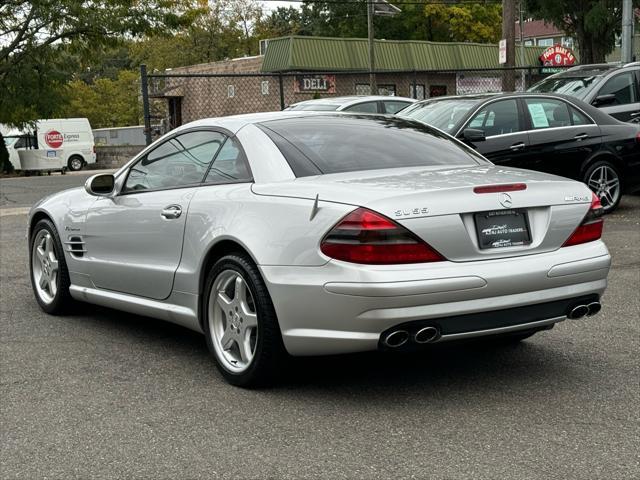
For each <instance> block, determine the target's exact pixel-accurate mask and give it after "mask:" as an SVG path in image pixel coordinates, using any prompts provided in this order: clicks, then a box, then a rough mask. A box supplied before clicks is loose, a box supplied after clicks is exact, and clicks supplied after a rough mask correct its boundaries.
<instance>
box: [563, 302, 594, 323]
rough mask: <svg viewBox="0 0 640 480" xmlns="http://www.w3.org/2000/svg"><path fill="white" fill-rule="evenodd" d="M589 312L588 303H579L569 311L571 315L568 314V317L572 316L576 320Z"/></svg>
mask: <svg viewBox="0 0 640 480" xmlns="http://www.w3.org/2000/svg"><path fill="white" fill-rule="evenodd" d="M588 313H589V307H587V306H586V305H577V306H575V307H573V309H572V310H571V311H570V312H569V315H567V317H569V318H571V319H572V320H576V319H578V318H582V317H584V316H585V315H587V314H588Z"/></svg>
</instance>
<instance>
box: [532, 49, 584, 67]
mask: <svg viewBox="0 0 640 480" xmlns="http://www.w3.org/2000/svg"><path fill="white" fill-rule="evenodd" d="M539 58H540V62H541V63H542V65H544V66H545V67H563V66H567V65H573V64H574V63H576V56H575V55H574V53H573V51H572V50H571V49H570V48H567V47H563V46H562V45H558V44H556V45H554V46H552V47H549V48H547V49H546V50H545V51H544V52H542V55H540V57H539Z"/></svg>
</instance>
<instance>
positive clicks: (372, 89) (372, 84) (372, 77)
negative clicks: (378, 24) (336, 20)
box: [367, 0, 378, 95]
mask: <svg viewBox="0 0 640 480" xmlns="http://www.w3.org/2000/svg"><path fill="white" fill-rule="evenodd" d="M373 15H374V5H373V1H372V0H368V1H367V30H368V34H369V94H370V95H375V94H376V93H378V92H377V90H378V88H377V87H376V74H375V69H376V67H375V65H376V60H375V46H374V35H373Z"/></svg>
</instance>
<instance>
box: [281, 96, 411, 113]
mask: <svg viewBox="0 0 640 480" xmlns="http://www.w3.org/2000/svg"><path fill="white" fill-rule="evenodd" d="M415 102H416V100H414V99H413V98H405V97H392V96H388V95H369V96H352V97H332V98H318V99H315V100H305V101H304V102H298V103H294V104H292V105H290V106H288V107H287V108H286V109H285V110H296V111H301V110H313V111H322V112H352V113H388V114H394V113H397V112H399V111H400V110H402V109H403V108H405V107H407V106H409V105H411V104H412V103H415Z"/></svg>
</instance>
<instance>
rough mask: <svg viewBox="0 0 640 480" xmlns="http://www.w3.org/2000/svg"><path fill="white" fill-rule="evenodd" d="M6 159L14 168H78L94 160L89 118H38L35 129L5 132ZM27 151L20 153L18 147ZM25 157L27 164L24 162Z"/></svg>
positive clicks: (94, 154)
mask: <svg viewBox="0 0 640 480" xmlns="http://www.w3.org/2000/svg"><path fill="white" fill-rule="evenodd" d="M5 143H6V144H7V150H9V159H10V160H11V163H12V164H13V167H14V168H15V169H16V170H65V169H68V170H80V169H81V168H82V167H84V166H85V165H89V164H93V163H96V148H95V144H94V141H93V132H92V130H91V125H89V120H88V119H86V118H58V119H51V120H38V121H36V123H35V131H30V130H27V131H23V132H17V131H12V132H8V133H7V135H6V136H5ZM21 150H22V151H27V150H28V151H29V155H28V156H25V155H24V154H23V155H22V156H20V155H19V154H18V152H19V151H21ZM21 157H22V158H23V159H28V162H29V163H28V165H26V166H25V165H23V164H24V163H25V161H24V160H23V161H22V164H21V161H20V158H21Z"/></svg>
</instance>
